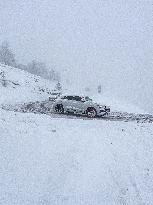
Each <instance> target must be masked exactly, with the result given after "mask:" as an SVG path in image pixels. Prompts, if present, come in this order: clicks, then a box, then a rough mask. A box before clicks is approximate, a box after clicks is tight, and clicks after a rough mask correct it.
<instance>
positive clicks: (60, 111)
mask: <svg viewBox="0 0 153 205" xmlns="http://www.w3.org/2000/svg"><path fill="white" fill-rule="evenodd" d="M55 112H57V113H64V108H63V105H61V104H60V105H56V106H55Z"/></svg>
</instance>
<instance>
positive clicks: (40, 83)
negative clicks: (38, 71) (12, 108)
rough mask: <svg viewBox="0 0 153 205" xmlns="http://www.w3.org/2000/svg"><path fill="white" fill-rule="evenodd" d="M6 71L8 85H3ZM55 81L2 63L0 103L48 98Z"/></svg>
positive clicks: (0, 69) (0, 66) (0, 71)
mask: <svg viewBox="0 0 153 205" xmlns="http://www.w3.org/2000/svg"><path fill="white" fill-rule="evenodd" d="M2 72H4V76H5V78H4V79H5V80H6V87H4V86H2ZM54 87H55V83H52V82H49V81H47V80H45V79H42V78H40V77H39V76H35V75H32V74H30V73H28V72H25V71H22V70H20V69H17V68H12V67H9V66H5V65H3V64H0V104H2V103H3V104H15V103H18V102H29V101H36V100H42V99H46V98H48V96H49V92H50V90H52V89H54Z"/></svg>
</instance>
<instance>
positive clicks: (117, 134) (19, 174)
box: [0, 110, 153, 205]
mask: <svg viewBox="0 0 153 205" xmlns="http://www.w3.org/2000/svg"><path fill="white" fill-rule="evenodd" d="M0 111H1V113H0V133H1V135H0V204H1V205H12V204H15V205H21V204H22V205H119V204H122V205H124V204H126V205H141V204H143V205H151V204H152V202H153V124H151V123H150V124H149V123H143V124H141V123H135V122H117V121H114V122H113V121H105V120H103V121H101V120H100V121H99V120H81V119H75V120H72V119H62V118H60V119H56V118H51V117H50V116H46V115H35V114H21V113H15V112H8V111H2V110H0Z"/></svg>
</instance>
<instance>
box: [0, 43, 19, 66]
mask: <svg viewBox="0 0 153 205" xmlns="http://www.w3.org/2000/svg"><path fill="white" fill-rule="evenodd" d="M0 62H1V63H3V64H5V65H9V66H14V67H15V66H16V62H15V55H14V53H13V52H12V51H11V50H10V48H9V44H8V42H7V41H4V42H3V43H2V44H1V46H0Z"/></svg>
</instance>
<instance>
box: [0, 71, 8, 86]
mask: <svg viewBox="0 0 153 205" xmlns="http://www.w3.org/2000/svg"><path fill="white" fill-rule="evenodd" d="M0 76H1V82H2V86H3V87H6V86H7V81H6V79H5V73H4V71H2V72H1V73H0Z"/></svg>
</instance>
